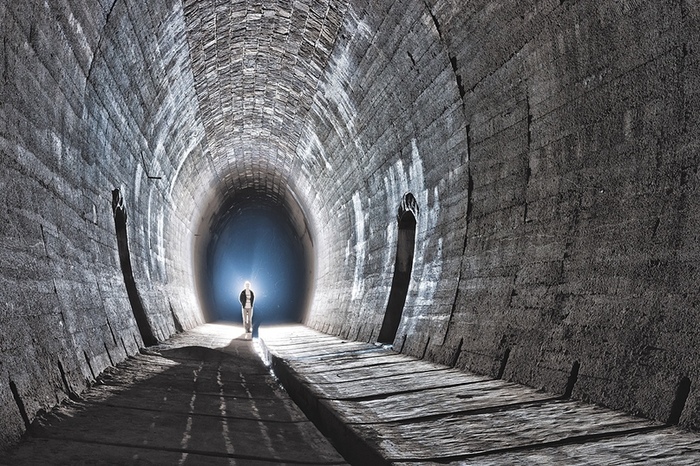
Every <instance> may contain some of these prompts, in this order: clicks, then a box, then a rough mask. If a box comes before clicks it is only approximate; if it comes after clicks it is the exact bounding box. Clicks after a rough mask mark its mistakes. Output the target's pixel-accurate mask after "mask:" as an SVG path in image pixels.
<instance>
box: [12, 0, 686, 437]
mask: <svg viewBox="0 0 700 466" xmlns="http://www.w3.org/2000/svg"><path fill="white" fill-rule="evenodd" d="M699 19H700V6H698V5H696V4H695V3H693V2H687V1H681V2H655V3H651V2H618V1H613V0H604V1H600V2H587V1H583V0H566V1H557V0H527V1H516V0H503V1H498V2H492V1H488V2H487V1H476V0H475V1H467V2H465V1H461V0H428V1H422V0H410V1H397V0H394V1H383V2H370V1H366V0H326V1H318V2H317V1H312V0H299V1H291V0H276V1H270V2H257V1H252V0H246V1H243V0H235V1H214V0H204V1H193V0H192V1H189V0H187V1H184V2H182V1H176V0H157V1H149V2H141V3H138V2H130V1H126V0H105V1H100V2H86V1H85V0H53V1H50V2H40V1H38V0H29V1H22V2H1V3H0V25H1V26H2V27H0V37H1V38H2V44H0V47H1V48H0V51H1V53H0V159H1V160H2V162H0V192H2V196H3V202H2V205H1V206H0V240H1V241H0V419H1V420H2V421H1V422H2V428H0V445H6V444H8V443H11V442H13V441H15V440H16V439H17V438H18V437H19V436H20V435H21V433H22V431H23V430H24V426H25V419H24V418H23V415H22V410H24V413H25V416H24V417H25V418H26V421H31V419H33V417H34V415H35V413H37V412H38V411H39V410H41V409H47V408H49V407H50V406H53V405H55V404H57V403H59V402H60V401H61V400H63V399H65V398H66V397H67V396H68V395H69V394H70V393H71V392H80V391H82V390H83V389H84V388H85V387H86V386H87V385H88V381H89V380H92V379H94V377H95V376H96V375H97V374H99V373H100V372H101V371H102V370H103V369H104V368H106V367H108V366H110V365H112V364H114V363H117V362H119V361H121V360H123V359H124V358H126V357H127V356H128V355H129V354H134V353H135V352H136V350H137V348H138V347H139V346H141V345H142V342H141V341H140V337H139V334H138V330H137V328H136V324H135V322H134V319H133V316H132V313H131V310H130V305H129V301H128V298H127V294H126V290H125V288H124V283H123V279H122V277H121V272H120V270H119V258H118V253H117V246H116V238H115V232H114V224H113V219H112V214H111V209H110V193H111V191H112V190H113V189H114V188H120V189H121V191H122V192H123V193H124V196H125V200H126V205H127V210H128V218H129V220H128V224H127V227H128V233H129V238H130V249H131V254H132V263H133V268H134V275H135V281H136V286H137V288H138V290H139V293H140V295H141V298H142V300H143V301H144V306H145V308H146V311H147V314H148V316H149V320H150V321H151V324H152V326H153V328H154V330H155V334H156V336H157V337H158V338H161V339H164V338H167V337H168V336H169V335H171V334H172V333H173V332H175V330H176V329H177V328H178V326H181V327H182V328H184V329H188V328H192V327H193V326H195V325H197V324H199V323H201V322H202V320H203V319H202V315H201V314H200V313H199V312H198V311H197V300H196V293H195V290H194V286H193V283H194V277H193V267H192V259H191V258H192V249H193V241H194V235H195V232H197V231H199V228H200V227H202V228H204V229H206V228H207V222H208V221H209V219H210V217H209V216H210V215H211V212H212V211H215V210H216V208H217V207H220V206H221V205H224V203H225V201H226V200H227V199H229V198H230V197H231V196H233V195H235V194H236V193H237V192H239V191H240V190H241V189H244V188H252V189H253V190H255V191H256V192H257V193H259V194H262V195H264V196H267V197H269V198H270V199H272V200H273V201H274V202H278V203H280V204H282V205H290V203H289V202H288V201H289V199H290V198H294V199H295V200H296V201H298V204H299V205H300V207H301V209H302V210H303V211H304V212H305V213H306V217H307V218H306V219H304V221H303V222H300V223H301V224H304V225H305V227H306V226H308V228H309V230H310V232H311V233H312V234H311V235H310V236H309V237H310V238H313V244H314V252H315V254H316V271H315V272H316V273H315V276H316V283H315V293H314V296H313V299H312V304H311V307H310V312H309V314H308V317H307V319H306V321H305V323H306V324H308V325H309V326H312V327H313V328H315V329H317V330H320V331H323V332H327V333H331V334H335V335H339V336H341V337H342V338H346V339H356V340H361V341H371V340H374V339H376V337H377V335H378V332H379V329H380V325H381V322H382V320H383V317H384V310H385V307H386V304H387V299H388V296H389V291H390V287H391V283H392V275H393V264H394V255H395V250H396V247H395V246H396V241H397V225H396V220H395V215H396V211H397V208H398V206H399V203H400V202H401V198H402V196H403V194H404V193H405V192H407V191H410V192H411V193H413V194H414V196H415V198H416V200H417V202H418V206H419V208H420V214H419V215H418V219H417V220H418V223H417V228H416V251H415V257H414V263H413V275H412V280H411V284H410V287H409V290H408V296H407V299H406V305H405V309H404V317H403V319H402V322H401V324H400V327H399V329H398V333H397V337H396V341H395V342H394V344H395V347H396V348H397V349H399V350H401V351H402V352H404V353H406V354H408V355H412V356H419V357H425V358H426V359H428V360H431V361H433V362H435V363H441V364H447V365H451V366H452V365H453V366H456V367H457V368H460V369H468V370H471V371H473V372H475V373H478V374H486V375H491V376H494V375H497V374H498V373H499V372H503V374H502V375H503V377H504V378H505V379H507V380H511V381H515V382H518V383H524V384H527V385H529V386H532V387H536V388H545V389H547V390H549V391H553V392H561V391H562V390H563V387H564V386H565V385H566V381H567V378H568V377H569V373H570V370H571V367H572V365H573V364H574V362H578V363H579V364H580V370H579V377H578V378H579V380H578V383H577V384H576V386H575V390H574V393H573V397H574V398H576V399H583V400H593V401H595V402H598V403H601V404H603V405H606V406H610V407H614V408H620V409H624V410H627V411H628V412H632V413H637V414H642V415H644V416H648V417H650V418H653V419H655V420H657V421H662V422H665V421H666V420H668V419H669V416H670V413H671V407H672V405H673V401H674V398H675V397H676V391H677V387H678V385H679V383H680V381H681V380H685V379H684V378H687V380H689V381H690V383H691V389H690V393H689V397H688V400H687V403H686V405H685V409H684V410H683V412H682V415H681V417H680V424H681V425H682V426H685V427H688V428H696V427H697V426H698V422H700V421H699V420H700V398H698V395H697V393H698V392H697V390H695V386H696V384H697V383H698V377H699V376H700V374H699V373H698V370H699V369H698V364H697V361H698V360H700V353H698V348H700V334H699V333H698V332H697V331H696V328H695V325H694V322H697V321H698V317H699V316H698V312H699V311H698V309H699V308H698V303H699V302H700V299H699V295H698V287H697V286H696V285H697V281H698V280H697V279H698V268H697V263H698V260H699V257H698V254H699V251H700V249H699V248H698V247H697V234H696V231H697V229H698V224H699V218H698V214H697V213H696V212H698V211H700V209H698V205H697V204H698V199H699V198H698V196H697V191H698V187H699V183H700V181H699V179H698V173H697V166H698V160H697V154H698V139H697V134H698V131H697V130H698V128H697V125H698V121H697V119H696V118H695V117H694V115H696V114H697V113H698V111H700V108H699V106H700V98H699V97H698V96H699V95H700V79H699V77H700V68H699V66H700V60H699V59H698V50H700V47H699V46H700V43H699V42H698V41H700V38H699V36H698V34H697V30H698V26H699V25H698V20H699ZM297 214H298V213H294V214H293V215H295V216H298V215H297ZM506 355H508V357H506ZM86 379H87V380H86Z"/></svg>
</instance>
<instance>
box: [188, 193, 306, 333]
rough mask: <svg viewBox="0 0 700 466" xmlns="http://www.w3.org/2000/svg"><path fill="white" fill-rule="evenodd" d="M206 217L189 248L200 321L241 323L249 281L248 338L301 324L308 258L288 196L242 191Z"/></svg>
mask: <svg viewBox="0 0 700 466" xmlns="http://www.w3.org/2000/svg"><path fill="white" fill-rule="evenodd" d="M217 201H218V200H217ZM210 213H211V215H210V216H208V217H205V222H203V223H202V225H200V228H199V229H198V237H197V241H196V245H195V270H196V274H197V293H198V296H199V299H200V304H201V306H202V310H203V314H204V317H205V320H207V321H208V322H215V321H226V322H233V323H236V324H239V323H242V312H241V304H240V302H239V297H240V293H241V291H242V290H243V289H244V283H245V282H246V281H249V282H250V283H251V290H252V291H253V292H254V293H255V305H254V308H253V311H254V312H253V329H254V330H253V335H255V334H256V331H257V328H258V327H259V326H260V325H261V324H263V325H264V324H278V323H279V324H281V323H299V322H301V321H302V320H303V318H304V316H305V313H306V308H307V306H308V303H309V300H310V292H311V288H312V283H313V262H314V256H313V241H312V238H311V235H310V232H309V229H308V225H307V222H306V217H305V215H304V213H303V210H302V208H301V206H300V205H299V204H298V202H297V201H296V199H295V198H294V196H293V195H292V194H291V193H287V195H285V196H282V197H273V196H271V195H270V194H269V193H266V192H261V191H259V190H256V189H255V188H245V189H242V190H238V191H237V192H236V193H234V194H233V195H231V196H230V197H228V198H227V199H225V200H223V201H220V202H217V203H216V204H215V207H214V208H213V209H212V210H211V212H210Z"/></svg>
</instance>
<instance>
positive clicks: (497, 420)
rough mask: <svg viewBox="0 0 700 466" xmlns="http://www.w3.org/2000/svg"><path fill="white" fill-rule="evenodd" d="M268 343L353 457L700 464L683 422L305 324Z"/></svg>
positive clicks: (699, 448) (325, 427)
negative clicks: (649, 417) (495, 376)
mask: <svg viewBox="0 0 700 466" xmlns="http://www.w3.org/2000/svg"><path fill="white" fill-rule="evenodd" d="M261 340H262V341H263V342H264V346H265V351H266V352H267V354H268V358H269V359H270V360H271V361H272V367H273V368H274V370H275V373H276V374H277V376H278V377H279V378H280V380H281V381H282V382H283V384H284V385H285V387H286V389H287V391H288V392H289V393H290V394H291V395H292V397H293V398H294V399H295V400H296V401H297V402H298V404H299V405H300V406H301V407H302V409H304V411H305V412H306V413H307V415H308V416H309V418H311V419H313V420H314V421H315V422H316V423H317V424H318V425H319V426H320V427H321V430H322V431H324V432H326V433H327V434H329V435H330V436H331V438H333V439H334V443H335V445H337V446H338V447H339V450H340V451H341V453H343V454H344V455H345V457H346V458H347V459H348V461H350V462H351V463H353V464H398V465H409V464H469V465H494V466H495V465H526V464H527V465H534V464H538V465H539V464H566V465H591V464H600V465H630V464H644V465H657V464H665V465H668V464H673V465H697V464H700V435H697V434H695V433H691V432H687V431H683V430H680V429H678V428H676V427H672V426H667V425H663V424H659V423H656V422H654V421H650V420H647V419H642V418H638V417H633V416H630V415H627V414H624V413H621V412H616V411H612V410H609V409H605V408H602V407H599V406H596V405H593V404H589V403H584V402H581V401H575V400H570V399H563V398H562V397H561V396H557V395H553V394H550V393H545V392H542V391H538V390H535V389H532V388H528V387H524V386H522V385H517V384H514V383H511V382H507V381H503V380H493V379H489V378H487V377H483V376H479V375H475V374H470V373H467V372H463V371H459V370H456V369H452V368H449V367H446V366H440V365H436V364H432V363H429V362H426V361H422V360H418V359H416V358H412V357H408V356H405V355H402V354H398V353H396V352H393V351H391V350H389V349H385V348H382V347H377V346H375V345H373V344H368V343H360V342H354V341H346V340H342V339H339V338H336V337H333V336H329V335H325V334H322V333H318V332H315V331H313V330H311V329H309V328H306V327H303V326H290V327H285V328H278V329H270V330H265V331H262V330H261Z"/></svg>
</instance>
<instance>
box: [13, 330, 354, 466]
mask: <svg viewBox="0 0 700 466" xmlns="http://www.w3.org/2000/svg"><path fill="white" fill-rule="evenodd" d="M0 464H8V465H10V464H12V465H19V464H26V465H36V464H47V465H48V464H179V465H187V464H250V465H256V464H309V465H311V464H319V465H331V464H346V463H345V461H344V460H343V458H342V457H341V456H340V455H339V454H338V453H337V452H336V451H335V450H334V449H333V447H332V446H331V445H330V443H328V441H327V440H326V439H325V438H324V437H323V436H322V435H321V434H320V433H319V432H318V431H317V430H316V428H315V427H314V426H313V424H312V423H311V422H310V421H309V420H308V419H306V417H304V415H303V414H302V413H301V411H300V410H299V408H297V407H296V406H295V405H294V403H292V401H291V400H290V399H289V397H288V396H287V395H286V393H285V392H284V390H282V389H281V388H280V387H279V385H278V383H277V381H276V380H275V379H274V378H273V377H272V375H271V374H270V373H269V371H268V370H267V368H266V367H265V366H264V364H263V362H262V361H261V360H260V358H259V356H258V354H256V351H255V349H254V343H253V341H252V340H251V339H250V337H249V336H248V337H246V336H245V332H244V331H243V328H242V327H240V326H229V325H206V326H201V327H198V328H196V329H195V330H192V331H190V332H187V333H184V334H180V335H178V336H176V337H174V338H173V339H171V340H169V341H168V342H167V343H165V344H161V345H158V346H152V347H150V348H149V349H148V350H147V351H146V352H144V354H137V355H136V356H135V357H134V358H131V359H129V360H127V361H125V362H123V363H121V364H120V365H118V366H117V367H116V368H110V369H109V370H108V371H106V372H105V373H104V374H103V375H102V376H101V377H100V383H99V384H97V385H95V386H94V387H92V388H91V389H90V390H88V391H86V392H85V394H84V396H83V397H82V399H81V400H79V401H75V402H68V403H64V404H63V405H61V406H60V407H59V408H57V409H55V410H54V411H52V412H51V413H50V414H45V415H43V416H41V417H39V418H38V419H37V420H36V421H35V422H34V424H33V425H32V430H31V432H30V434H29V436H28V437H27V438H25V439H24V441H23V442H22V443H20V444H19V445H18V446H16V447H14V448H13V449H11V450H9V451H7V452H5V453H0Z"/></svg>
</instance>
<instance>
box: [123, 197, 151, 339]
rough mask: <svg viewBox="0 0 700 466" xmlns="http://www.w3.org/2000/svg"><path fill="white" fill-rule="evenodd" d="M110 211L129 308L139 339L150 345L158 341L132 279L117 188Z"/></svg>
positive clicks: (124, 209)
mask: <svg viewBox="0 0 700 466" xmlns="http://www.w3.org/2000/svg"><path fill="white" fill-rule="evenodd" d="M112 212H113V214H114V226H115V227H116V230H117V245H118V247H119V263H120V265H121V269H122V274H123V275H124V284H125V285H126V292H127V294H128V296H129V302H130V303H131V310H132V312H133V313H134V318H135V319H136V325H137V326H138V328H139V333H140V334H141V339H142V340H143V342H144V344H145V345H146V346H152V345H155V344H157V343H158V339H157V338H156V337H155V335H154V334H153V329H152V328H151V324H150V322H149V321H148V317H147V316H146V309H145V308H144V307H143V302H142V301H141V296H140V295H139V291H138V289H137V288H136V281H135V280H134V273H133V270H132V268H131V255H130V253H129V240H128V238H127V233H126V230H127V229H126V206H125V205H124V197H123V196H122V194H121V192H120V190H119V189H115V190H113V191H112Z"/></svg>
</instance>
